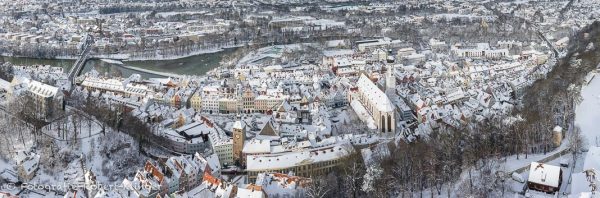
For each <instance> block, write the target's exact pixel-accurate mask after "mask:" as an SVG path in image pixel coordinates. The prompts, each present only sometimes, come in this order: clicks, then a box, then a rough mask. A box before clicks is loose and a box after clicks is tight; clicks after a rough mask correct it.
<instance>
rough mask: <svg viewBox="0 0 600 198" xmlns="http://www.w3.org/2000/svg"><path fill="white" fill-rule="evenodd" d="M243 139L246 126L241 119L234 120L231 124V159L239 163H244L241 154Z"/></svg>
mask: <svg viewBox="0 0 600 198" xmlns="http://www.w3.org/2000/svg"><path fill="white" fill-rule="evenodd" d="M244 141H246V126H245V125H244V124H243V123H242V121H236V122H235V123H234V124H233V161H235V162H238V163H239V164H244V162H245V160H244V159H243V156H242V150H243V149H244Z"/></svg>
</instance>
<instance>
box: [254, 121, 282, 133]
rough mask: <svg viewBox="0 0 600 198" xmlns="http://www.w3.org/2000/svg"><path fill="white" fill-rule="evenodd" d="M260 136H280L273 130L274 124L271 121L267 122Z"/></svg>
mask: <svg viewBox="0 0 600 198" xmlns="http://www.w3.org/2000/svg"><path fill="white" fill-rule="evenodd" d="M258 135H264V136H279V132H277V131H276V130H275V129H274V128H273V123H272V122H271V121H269V122H267V124H265V127H263V128H262V130H260V133H259V134H258Z"/></svg>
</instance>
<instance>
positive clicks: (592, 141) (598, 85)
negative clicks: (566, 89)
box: [575, 75, 600, 146]
mask: <svg viewBox="0 0 600 198" xmlns="http://www.w3.org/2000/svg"><path fill="white" fill-rule="evenodd" d="M581 96H582V97H583V101H582V102H581V104H579V105H578V106H577V109H576V110H575V124H576V125H577V126H579V127H580V128H581V132H582V135H583V137H584V138H583V139H584V140H586V141H587V144H588V146H600V145H599V144H598V143H600V140H599V138H600V130H599V129H600V76H598V75H596V77H595V78H594V79H592V81H591V82H590V83H589V84H588V85H587V86H585V87H584V88H583V90H582V91H581Z"/></svg>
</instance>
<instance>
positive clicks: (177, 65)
mask: <svg viewBox="0 0 600 198" xmlns="http://www.w3.org/2000/svg"><path fill="white" fill-rule="evenodd" d="M236 50H237V49H224V50H223V51H220V52H215V53H207V54H200V55H195V56H190V57H186V58H180V59H175V60H151V61H125V62H124V64H125V65H128V66H133V67H138V68H142V69H147V70H154V71H159V72H167V73H173V74H180V75H204V74H206V72H208V71H210V70H212V69H214V68H216V67H218V66H219V62H220V61H221V58H222V57H223V56H224V55H227V54H231V53H233V52H235V51H236ZM2 58H4V61H6V62H10V63H12V64H14V65H52V66H55V67H62V68H63V69H64V70H65V72H67V71H68V70H69V69H70V68H71V67H72V66H73V63H75V60H59V59H37V58H22V57H2ZM92 68H94V69H96V71H98V72H100V74H105V75H108V76H113V77H119V76H120V77H127V76H129V75H131V74H133V73H138V74H141V75H142V77H144V78H156V77H161V76H159V75H156V74H148V73H144V72H139V71H134V70H131V69H127V68H123V67H118V66H117V65H114V64H111V63H107V62H104V61H101V60H89V61H88V62H87V63H86V65H85V67H84V69H83V71H82V73H85V72H87V71H90V70H91V69H92Z"/></svg>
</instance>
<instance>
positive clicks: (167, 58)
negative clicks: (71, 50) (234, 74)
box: [0, 45, 243, 62]
mask: <svg viewBox="0 0 600 198" xmlns="http://www.w3.org/2000/svg"><path fill="white" fill-rule="evenodd" d="M242 46H243V45H237V46H227V47H220V48H215V49H207V50H198V51H195V52H192V53H189V54H186V55H179V56H162V55H161V56H154V57H147V58H141V57H137V58H130V57H131V54H129V53H127V54H110V55H107V54H104V55H94V56H93V57H94V58H98V59H118V60H121V61H123V62H135V61H171V60H177V59H183V58H189V57H192V56H198V55H203V54H214V53H219V52H222V51H225V50H226V49H235V48H239V47H242ZM0 56H2V57H9V58H29V59H40V60H73V61H74V60H77V59H78V58H79V57H75V56H56V57H54V58H42V57H28V56H15V55H12V54H10V53H1V54H0Z"/></svg>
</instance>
